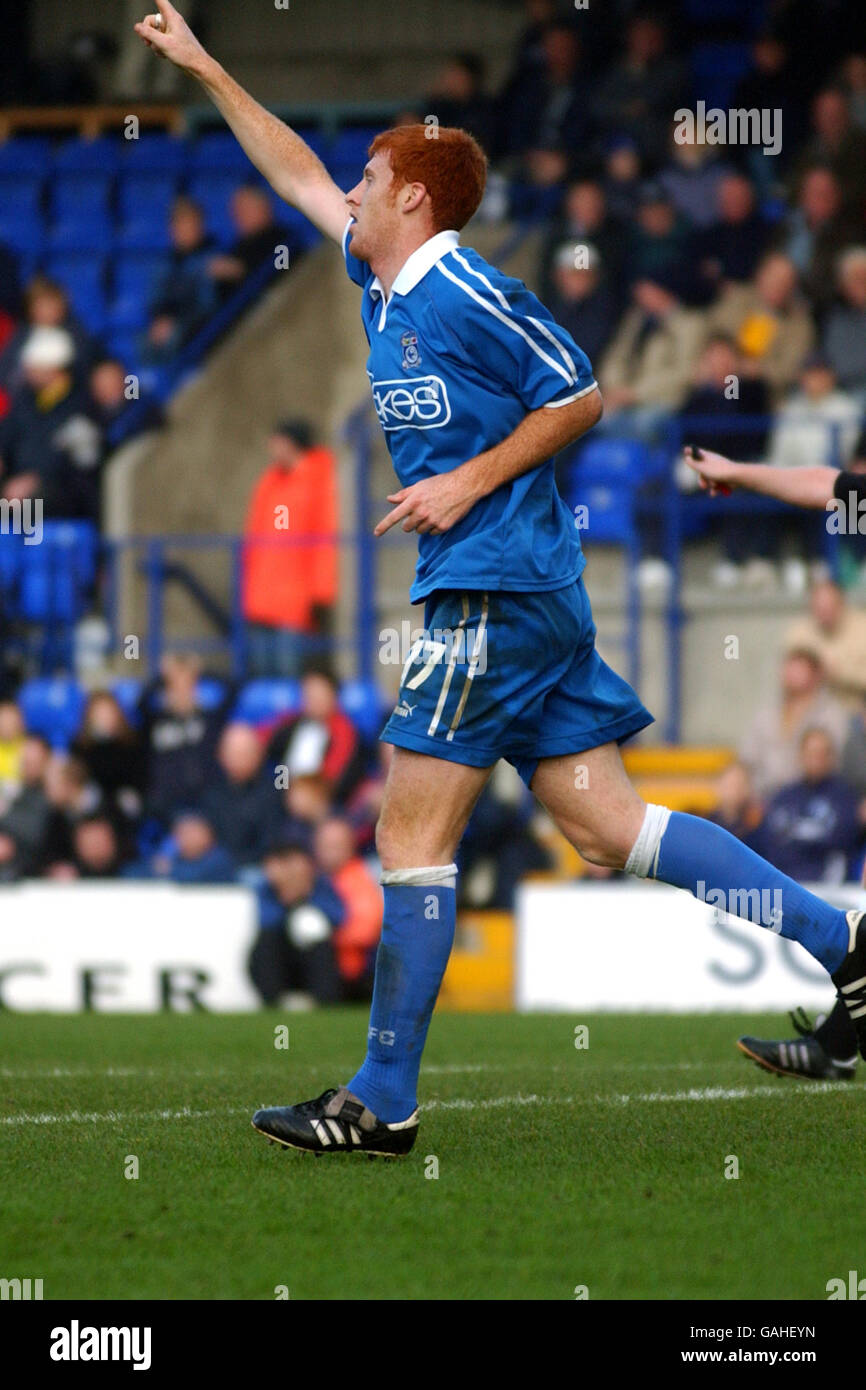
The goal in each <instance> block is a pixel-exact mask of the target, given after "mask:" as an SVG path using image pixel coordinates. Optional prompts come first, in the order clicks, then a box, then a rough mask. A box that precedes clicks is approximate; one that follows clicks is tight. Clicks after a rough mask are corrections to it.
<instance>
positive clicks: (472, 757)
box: [382, 579, 653, 786]
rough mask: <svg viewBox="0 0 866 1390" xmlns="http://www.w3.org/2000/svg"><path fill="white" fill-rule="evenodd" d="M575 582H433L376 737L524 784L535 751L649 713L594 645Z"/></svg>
mask: <svg viewBox="0 0 866 1390" xmlns="http://www.w3.org/2000/svg"><path fill="white" fill-rule="evenodd" d="M595 634H596V628H595V623H594V622H593V618H592V610H591V608H590V603H589V596H588V594H587V592H586V589H585V587H584V585H583V581H582V580H580V579H578V580H576V581H575V582H574V583H572V584H569V585H567V586H566V587H565V588H563V589H556V590H554V591H553V592H544V593H513V592H504V591H494V592H491V593H484V592H481V591H480V590H471V591H469V592H462V591H458V590H452V589H448V590H438V591H437V592H436V593H434V594H431V595H430V596H429V597H428V598H427V600H426V602H425V606H424V628H423V631H422V632H421V633H420V634H419V635H418V636H417V639H416V640H415V641H414V642H413V643H412V647H411V650H410V651H409V653H408V654H407V656H406V661H405V665H404V667H403V672H402V676H401V680H400V691H399V697H398V700H397V704H396V705H395V707H394V709H393V711H392V713H391V715H390V717H389V719H388V722H387V724H386V725H385V728H384V730H383V732H382V738H383V740H384V741H385V742H386V743H393V744H396V745H397V747H398V748H410V749H412V750H413V751H414V752H416V753H428V754H430V755H431V756H432V757H434V758H445V759H447V760H448V761H449V762H454V763H464V764H466V765H468V766H469V767H490V766H492V765H493V764H494V763H495V762H497V760H498V759H499V758H506V759H507V760H508V762H510V763H512V764H513V765H514V767H516V768H517V771H518V772H519V773H520V776H521V777H522V779H523V781H524V782H525V783H526V784H527V786H528V785H529V783H530V782H531V781H532V778H533V776H534V774H535V769H536V767H537V766H538V762H539V759H541V758H555V757H559V756H560V755H562V754H566V755H568V754H571V753H582V752H584V751H586V750H587V749H589V748H597V747H598V746H599V745H600V744H603V743H610V742H613V741H616V742H619V743H621V742H622V741H623V740H624V739H627V738H630V737H631V736H632V735H633V734H636V733H638V731H639V730H640V729H645V728H646V727H647V725H648V724H651V723H652V722H653V716H652V715H651V714H650V713H649V711H648V710H647V709H645V708H644V706H643V705H642V704H641V702H640V700H639V699H638V697H637V695H636V694H635V693H634V691H633V690H632V688H631V686H630V685H629V684H628V682H627V681H625V680H623V678H622V676H618V675H617V673H616V672H615V671H613V670H611V668H610V667H609V666H608V665H607V664H606V663H605V662H604V661H602V659H601V657H600V656H599V654H598V652H597V651H596V648H595Z"/></svg>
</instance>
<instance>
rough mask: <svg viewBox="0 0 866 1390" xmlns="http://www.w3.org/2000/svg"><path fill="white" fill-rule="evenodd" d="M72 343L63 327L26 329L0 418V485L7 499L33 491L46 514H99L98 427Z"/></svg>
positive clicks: (100, 448) (100, 450)
mask: <svg viewBox="0 0 866 1390" xmlns="http://www.w3.org/2000/svg"><path fill="white" fill-rule="evenodd" d="M74 359H75V344H74V342H73V340H72V337H71V335H70V334H69V333H67V331H66V330H65V329H64V328H49V327H47V326H46V327H40V328H34V329H32V331H31V332H30V334H29V336H28V338H27V340H26V342H25V344H24V347H23V350H22V353H21V366H22V368H23V372H24V381H23V383H22V385H21V386H20V387H19V389H18V390H17V391H16V393H15V395H14V396H13V399H12V406H11V408H10V410H9V413H8V415H7V416H6V417H5V419H3V420H2V421H0V488H2V493H3V496H4V497H6V498H8V499H10V500H11V499H14V498H21V499H22V500H23V499H24V498H27V497H34V498H36V497H39V498H41V499H42V504H43V512H44V515H45V516H46V517H75V518H89V519H91V520H94V521H97V520H98V518H99V469H100V464H101V463H102V457H103V443H102V432H101V430H100V428H99V425H98V424H97V421H96V419H95V417H94V409H93V404H92V402H91V401H90V399H89V397H88V396H87V394H86V393H85V391H84V390H83V389H82V388H81V387H80V386H79V385H78V384H77V383H76V380H75V376H74V373H73V370H72V368H73V362H74Z"/></svg>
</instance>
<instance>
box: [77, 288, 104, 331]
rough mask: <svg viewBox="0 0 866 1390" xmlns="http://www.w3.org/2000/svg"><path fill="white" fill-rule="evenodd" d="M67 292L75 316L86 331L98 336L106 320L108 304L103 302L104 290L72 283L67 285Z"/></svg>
mask: <svg viewBox="0 0 866 1390" xmlns="http://www.w3.org/2000/svg"><path fill="white" fill-rule="evenodd" d="M67 293H68V295H69V302H70V304H71V305H72V312H73V314H74V315H75V317H76V318H77V319H78V321H79V322H80V323H81V324H82V325H83V326H84V327H85V328H86V329H87V331H88V333H93V334H95V335H96V337H100V336H101V335H102V333H103V331H104V329H105V325H106V323H107V321H108V306H107V304H106V302H105V293H104V291H103V290H101V289H96V288H93V287H92V286H90V285H82V284H75V283H73V284H71V285H69V286H68V287H67Z"/></svg>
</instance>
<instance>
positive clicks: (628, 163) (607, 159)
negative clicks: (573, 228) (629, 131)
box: [602, 135, 644, 223]
mask: <svg viewBox="0 0 866 1390" xmlns="http://www.w3.org/2000/svg"><path fill="white" fill-rule="evenodd" d="M643 185H644V180H643V177H642V168H641V158H640V152H639V150H638V147H637V144H636V142H635V141H634V140H632V138H631V136H630V135H615V136H613V137H612V138H611V139H610V140H608V142H607V146H606V148H605V152H604V178H603V183H602V186H603V188H604V196H605V201H606V203H607V207H608V209H609V211H610V215H611V217H618V218H620V219H621V220H622V221H623V222H625V223H628V222H630V221H631V220H632V218H633V217H634V216H635V213H636V212H637V208H638V203H639V201H640V191H641V188H642V187H643Z"/></svg>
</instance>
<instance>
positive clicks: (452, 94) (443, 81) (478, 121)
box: [423, 53, 495, 153]
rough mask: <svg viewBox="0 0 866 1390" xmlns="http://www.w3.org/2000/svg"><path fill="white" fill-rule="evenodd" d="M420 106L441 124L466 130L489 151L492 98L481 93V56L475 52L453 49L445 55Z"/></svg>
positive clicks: (491, 131)
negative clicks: (451, 52) (445, 59)
mask: <svg viewBox="0 0 866 1390" xmlns="http://www.w3.org/2000/svg"><path fill="white" fill-rule="evenodd" d="M423 106H424V112H425V114H427V113H429V114H432V115H435V116H436V118H437V120H438V122H439V124H440V125H441V126H458V127H459V128H460V129H461V130H468V131H469V134H470V135H473V136H474V137H475V139H476V140H477V141H478V143H479V145H481V147H482V149H484V150H487V151H488V153H489V152H491V151H492V148H493V142H494V138H495V120H494V109H493V102H492V101H491V99H490V97H488V96H485V95H484V59H483V58H481V57H480V56H479V55H478V54H477V53H455V54H453V55H452V56H451V57H450V58H449V59H447V61H446V62H445V63H444V64H443V65H442V67H441V68H440V69H439V72H438V73H437V75H436V79H435V81H434V83H433V87H432V90H431V91H430V92H429V93H428V95H427V96H426V97H425V98H424V101H423Z"/></svg>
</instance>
